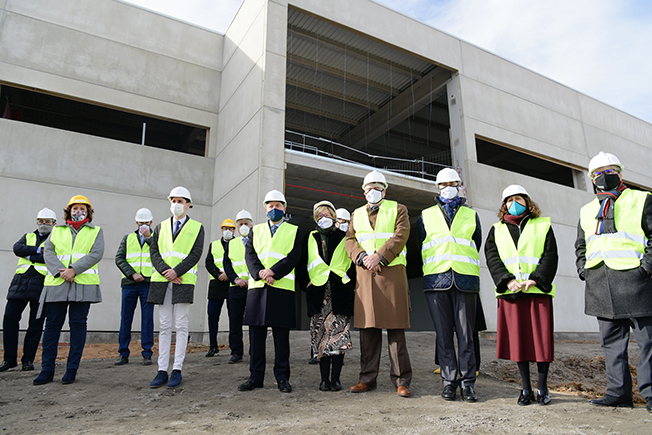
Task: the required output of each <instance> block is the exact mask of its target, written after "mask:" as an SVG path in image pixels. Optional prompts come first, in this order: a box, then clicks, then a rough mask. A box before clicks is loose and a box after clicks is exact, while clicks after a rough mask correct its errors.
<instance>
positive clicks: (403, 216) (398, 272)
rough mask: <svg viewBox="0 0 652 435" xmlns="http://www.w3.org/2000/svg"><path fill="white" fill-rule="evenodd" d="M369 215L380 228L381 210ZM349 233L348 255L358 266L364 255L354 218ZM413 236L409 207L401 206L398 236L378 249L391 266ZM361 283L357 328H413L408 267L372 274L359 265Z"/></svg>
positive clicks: (347, 239)
mask: <svg viewBox="0 0 652 435" xmlns="http://www.w3.org/2000/svg"><path fill="white" fill-rule="evenodd" d="M366 210H367V214H368V215H369V222H370V223H371V227H372V228H376V217H377V216H378V209H375V210H374V211H372V212H371V213H369V205H368V204H367V208H366ZM354 215H355V212H354V213H353V214H352V215H351V223H350V224H349V230H348V231H347V233H346V242H345V247H346V252H347V253H348V254H349V258H351V260H352V261H353V262H354V263H356V260H357V259H358V256H359V255H360V254H361V253H363V252H364V249H362V247H361V246H360V244H359V243H358V241H357V240H356V238H355V226H354V224H353V222H354V220H355V219H354V217H353V216H354ZM409 236H410V219H409V216H408V211H407V208H406V207H405V206H404V205H402V204H399V205H398V214H397V216H396V229H395V231H394V236H393V237H391V238H389V239H388V240H387V241H386V242H385V244H384V245H383V246H382V247H381V248H380V249H379V250H378V253H379V254H380V255H382V256H383V257H384V258H385V259H386V260H387V262H388V263H391V262H392V261H393V260H394V258H396V256H398V255H399V254H400V253H401V251H402V250H403V248H404V247H405V244H406V243H407V240H408V237H409ZM356 272H357V283H356V291H355V306H354V326H355V327H356V328H360V329H362V328H379V329H407V328H409V327H410V290H409V288H408V281H407V273H406V271H405V266H403V265H399V266H392V267H387V266H383V267H382V270H381V271H380V273H371V271H369V270H367V269H366V268H364V267H360V266H356Z"/></svg>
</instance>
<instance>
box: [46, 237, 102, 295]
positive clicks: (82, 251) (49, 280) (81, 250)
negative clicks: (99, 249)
mask: <svg viewBox="0 0 652 435" xmlns="http://www.w3.org/2000/svg"><path fill="white" fill-rule="evenodd" d="M99 232H100V227H94V228H91V227H89V226H87V225H82V226H81V227H80V228H79V231H78V232H77V235H76V236H75V243H74V244H73V243H72V229H71V228H70V227H68V226H67V225H58V226H55V227H54V228H52V233H51V234H50V241H51V242H52V244H53V245H54V253H55V255H56V256H57V258H59V261H61V262H62V263H63V266H64V267H65V268H68V267H71V266H72V265H73V264H75V262H76V261H77V260H79V259H80V258H82V257H84V256H86V255H88V253H89V252H91V248H92V247H93V244H94V243H95V239H96V238H97V235H98V234H99ZM99 273H100V272H99V270H98V268H97V264H95V265H94V266H92V267H90V268H89V269H87V270H85V271H83V272H81V273H78V274H77V275H75V282H76V283H77V284H82V285H100V275H99ZM64 282H65V281H64V279H63V278H61V277H59V278H55V277H54V276H53V275H52V274H51V273H50V272H49V271H48V272H47V275H46V276H45V282H44V283H43V285H44V286H58V285H61V284H63V283H64Z"/></svg>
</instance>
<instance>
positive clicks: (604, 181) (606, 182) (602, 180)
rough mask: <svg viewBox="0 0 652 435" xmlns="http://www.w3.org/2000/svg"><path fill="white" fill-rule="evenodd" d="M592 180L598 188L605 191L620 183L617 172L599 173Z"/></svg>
mask: <svg viewBox="0 0 652 435" xmlns="http://www.w3.org/2000/svg"><path fill="white" fill-rule="evenodd" d="M593 182H594V183H595V186H596V187H597V188H598V189H599V190H601V191H603V192H605V191H607V190H613V189H615V188H616V187H618V186H619V185H620V177H619V176H618V174H600V175H598V177H597V178H596V179H595V180H594V181H593Z"/></svg>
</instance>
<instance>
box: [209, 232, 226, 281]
mask: <svg viewBox="0 0 652 435" xmlns="http://www.w3.org/2000/svg"><path fill="white" fill-rule="evenodd" d="M211 254H212V255H213V264H215V267H217V268H218V269H220V270H221V271H222V272H224V246H222V239H217V240H215V241H214V242H213V243H211ZM209 275H210V277H211V281H212V280H214V279H215V277H214V276H213V275H211V274H210V273H209Z"/></svg>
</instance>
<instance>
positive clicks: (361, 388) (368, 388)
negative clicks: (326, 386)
mask: <svg viewBox="0 0 652 435" xmlns="http://www.w3.org/2000/svg"><path fill="white" fill-rule="evenodd" d="M375 389H376V386H375V385H373V386H372V385H367V384H363V383H362V382H358V385H354V386H352V387H351V392H352V393H364V392H366V391H371V390H375Z"/></svg>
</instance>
